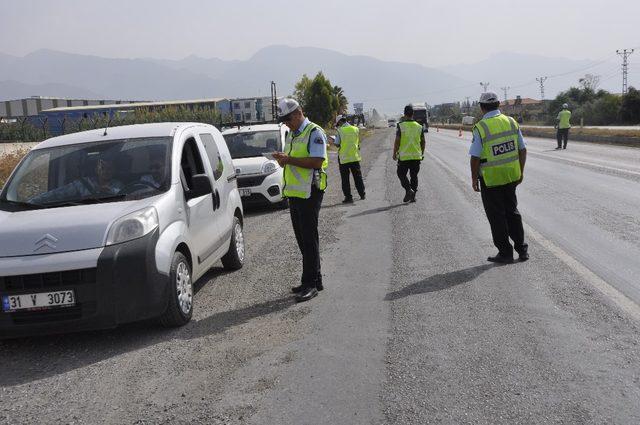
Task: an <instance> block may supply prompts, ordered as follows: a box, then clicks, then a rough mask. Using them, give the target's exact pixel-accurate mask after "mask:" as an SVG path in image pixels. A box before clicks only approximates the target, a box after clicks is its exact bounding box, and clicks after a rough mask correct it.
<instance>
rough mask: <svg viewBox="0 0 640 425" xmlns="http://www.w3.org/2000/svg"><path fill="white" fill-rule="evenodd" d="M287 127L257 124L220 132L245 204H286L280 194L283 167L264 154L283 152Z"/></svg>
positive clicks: (282, 205) (283, 205)
mask: <svg viewBox="0 0 640 425" xmlns="http://www.w3.org/2000/svg"><path fill="white" fill-rule="evenodd" d="M288 131H289V129H288V127H287V126H285V125H282V124H259V125H252V126H245V127H240V128H232V129H229V130H225V131H223V132H222V134H223V136H224V138H225V140H226V142H227V146H228V147H229V151H230V152H231V157H232V158H233V165H234V167H235V170H236V174H237V176H238V190H239V191H240V196H241V197H242V201H243V202H244V203H245V204H246V205H254V204H262V205H278V206H281V207H286V206H287V201H286V200H285V199H284V198H283V196H282V182H283V179H282V173H283V169H282V167H280V165H278V163H277V162H276V161H274V160H273V159H269V158H266V157H265V156H264V154H269V153H272V152H275V151H278V152H283V151H284V149H285V147H284V144H285V139H286V136H287V132H288Z"/></svg>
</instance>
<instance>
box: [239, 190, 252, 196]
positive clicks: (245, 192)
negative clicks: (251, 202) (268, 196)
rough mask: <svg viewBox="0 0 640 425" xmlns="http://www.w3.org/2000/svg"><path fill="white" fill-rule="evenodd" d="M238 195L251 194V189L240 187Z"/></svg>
mask: <svg viewBox="0 0 640 425" xmlns="http://www.w3.org/2000/svg"><path fill="white" fill-rule="evenodd" d="M240 196H251V189H240Z"/></svg>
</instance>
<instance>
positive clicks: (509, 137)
mask: <svg viewBox="0 0 640 425" xmlns="http://www.w3.org/2000/svg"><path fill="white" fill-rule="evenodd" d="M498 106H500V100H499V99H498V95H496V94H495V93H491V92H489V93H483V94H482V96H480V109H481V110H482V112H483V113H484V117H483V118H482V119H481V120H480V121H479V122H478V123H477V124H476V125H475V126H474V127H473V142H472V144H471V149H470V150H469V155H470V156H471V183H472V186H473V190H475V191H476V192H481V195H482V204H483V205H484V210H485V213H486V214H487V219H489V225H490V226H491V235H492V236H493V243H494V245H495V246H496V248H498V254H497V255H496V256H494V257H489V258H487V260H488V261H491V262H495V263H512V262H513V250H514V248H515V250H516V252H518V254H520V261H526V260H528V259H529V254H528V252H527V249H528V245H527V244H526V243H525V242H524V229H523V228H522V217H521V216H520V212H519V211H518V199H517V197H516V187H517V186H518V185H519V184H520V183H522V178H523V172H524V165H525V162H526V158H527V149H526V146H525V143H524V139H523V138H522V133H521V132H520V128H519V126H518V123H517V122H516V121H515V120H514V119H513V118H511V117H508V116H506V115H503V114H502V113H500V110H499V109H498ZM509 238H511V240H513V246H512V245H511V243H510V242H509Z"/></svg>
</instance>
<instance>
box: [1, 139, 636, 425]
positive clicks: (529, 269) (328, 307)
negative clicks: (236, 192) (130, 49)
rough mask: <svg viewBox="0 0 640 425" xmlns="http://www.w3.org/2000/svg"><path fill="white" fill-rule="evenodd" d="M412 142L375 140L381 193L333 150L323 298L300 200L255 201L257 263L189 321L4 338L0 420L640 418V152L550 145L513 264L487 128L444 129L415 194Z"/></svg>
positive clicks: (538, 164)
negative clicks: (493, 226)
mask: <svg viewBox="0 0 640 425" xmlns="http://www.w3.org/2000/svg"><path fill="white" fill-rule="evenodd" d="M465 136H468V134H467V135H465ZM392 137H393V132H392V131H390V130H383V131H377V132H376V133H375V134H373V135H372V136H370V137H368V138H366V139H365V140H364V141H363V156H364V158H363V168H364V171H365V175H366V183H367V188H368V189H367V199H366V201H357V202H356V203H355V204H353V205H350V206H344V205H342V204H341V203H340V201H341V199H342V195H341V193H340V188H339V177H338V174H337V166H336V161H335V156H332V161H331V169H330V173H329V176H330V180H329V183H330V188H329V190H328V192H327V194H326V196H325V200H324V204H323V209H322V212H321V226H320V232H321V237H322V250H323V251H322V252H323V271H324V275H325V279H324V280H325V287H326V289H325V290H324V291H323V292H322V293H321V294H320V296H318V297H317V298H315V299H314V300H312V301H311V302H309V303H304V304H295V303H294V302H293V300H292V297H291V295H290V293H289V292H288V291H289V288H290V287H291V286H293V285H295V284H297V282H298V280H299V274H300V267H301V264H300V256H299V254H298V252H297V248H296V246H295V243H294V241H293V234H292V230H291V225H290V221H289V217H288V211H278V210H269V209H262V210H254V211H250V212H248V214H247V218H246V226H245V232H246V236H247V243H248V252H247V264H246V266H245V267H244V268H243V269H242V270H241V271H239V272H236V273H224V272H222V270H221V269H219V268H216V269H214V270H212V272H211V273H210V274H209V275H208V276H207V277H206V278H205V279H202V280H201V282H198V293H197V296H196V311H195V314H194V320H193V322H192V323H190V324H189V325H187V326H186V327H184V328H180V329H175V330H166V329H162V328H159V327H157V326H155V325H153V324H150V323H141V324H135V325H130V326H124V327H121V328H119V329H116V330H110V331H101V332H90V333H81V334H70V335H61V336H54V337H43V338H28V339H21V340H13V341H3V342H0V365H2V366H1V367H0V422H3V423H12V424H13V423H37V422H40V423H88V424H93V423H98V422H100V423H114V424H127V423H131V424H142V423H184V424H186V423H203V424H205V423H206V424H218V423H220V424H222V423H224V424H266V423H273V424H351V423H353V424H386V423H394V424H410V423H411V424H424V423H456V424H457V423H486V424H499V423H505V424H513V423H530V424H539V423H620V424H627V423H638V422H640V356H639V354H640V353H639V351H640V350H639V345H638V343H639V340H640V334H639V330H640V326H639V325H640V308H639V307H638V301H639V300H638V282H637V280H636V281H635V282H634V280H633V276H634V275H635V276H637V275H638V273H637V271H639V270H638V267H639V266H638V263H639V262H638V261H637V258H638V245H639V242H640V238H639V236H638V235H640V232H638V230H639V229H638V226H639V223H640V208H638V206H639V205H638V204H639V203H640V200H639V198H640V189H639V187H640V186H638V180H639V179H640V169H639V168H640V161H639V159H640V150H633V149H630V148H613V147H610V146H599V145H591V144H578V143H570V145H569V149H568V150H567V151H562V152H555V151H549V149H551V148H552V147H553V146H554V145H555V142H553V141H549V140H546V141H545V140H533V139H531V140H530V145H529V149H530V161H529V163H528V165H527V171H526V173H525V181H524V183H523V185H522V186H521V187H520V189H519V196H520V201H521V211H522V214H523V216H524V219H525V222H526V224H527V228H526V230H527V237H528V239H529V243H530V246H531V257H532V258H531V260H530V261H529V262H526V263H518V264H513V265H509V266H502V267H499V266H493V265H491V264H488V263H486V261H485V259H486V257H487V255H490V254H493V253H494V250H495V248H493V246H492V244H491V237H490V232H489V227H488V224H487V222H486V218H485V217H484V213H483V211H482V206H481V202H480V198H479V195H478V194H476V193H474V192H472V191H471V188H470V182H469V177H468V175H469V172H468V158H467V154H466V150H467V147H468V137H465V138H463V139H459V138H458V137H457V133H456V132H440V133H429V135H428V154H427V156H426V158H425V161H424V162H423V165H422V171H421V173H420V179H421V186H420V191H419V192H418V202H416V203H415V204H408V205H404V204H402V202H401V199H402V196H403V193H402V191H401V190H400V186H399V183H398V181H397V178H396V176H395V164H394V163H393V161H392V160H391V158H390V156H391V143H392Z"/></svg>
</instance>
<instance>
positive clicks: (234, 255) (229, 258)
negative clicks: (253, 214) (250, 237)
mask: <svg viewBox="0 0 640 425" xmlns="http://www.w3.org/2000/svg"><path fill="white" fill-rule="evenodd" d="M244 255H245V247H244V233H243V232H242V224H241V223H240V220H239V219H238V217H233V228H232V231H231V244H230V245H229V251H227V253H226V254H225V255H224V257H222V265H223V266H224V268H225V269H227V270H239V269H241V268H242V266H243V265H244Z"/></svg>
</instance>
